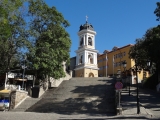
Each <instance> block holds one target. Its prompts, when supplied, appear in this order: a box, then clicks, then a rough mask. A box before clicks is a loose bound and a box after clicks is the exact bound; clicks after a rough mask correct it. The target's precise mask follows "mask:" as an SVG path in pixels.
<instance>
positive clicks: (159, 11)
mask: <svg viewBox="0 0 160 120" xmlns="http://www.w3.org/2000/svg"><path fill="white" fill-rule="evenodd" d="M154 14H155V15H156V16H157V19H156V20H157V21H159V20H160V2H157V8H156V9H155V11H154Z"/></svg>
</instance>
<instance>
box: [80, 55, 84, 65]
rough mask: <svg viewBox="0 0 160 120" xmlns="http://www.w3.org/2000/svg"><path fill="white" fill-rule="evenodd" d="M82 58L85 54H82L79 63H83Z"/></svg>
mask: <svg viewBox="0 0 160 120" xmlns="http://www.w3.org/2000/svg"><path fill="white" fill-rule="evenodd" d="M82 59H83V55H81V57H80V59H79V64H82Z"/></svg>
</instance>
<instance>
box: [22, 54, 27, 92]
mask: <svg viewBox="0 0 160 120" xmlns="http://www.w3.org/2000/svg"><path fill="white" fill-rule="evenodd" d="M26 59H27V56H24V65H22V69H23V84H22V89H23V90H24V74H25V69H26V68H27V66H26V65H25V61H26Z"/></svg>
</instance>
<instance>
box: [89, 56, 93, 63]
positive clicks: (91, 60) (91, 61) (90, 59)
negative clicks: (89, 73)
mask: <svg viewBox="0 0 160 120" xmlns="http://www.w3.org/2000/svg"><path fill="white" fill-rule="evenodd" d="M88 63H90V64H93V54H89V55H88Z"/></svg>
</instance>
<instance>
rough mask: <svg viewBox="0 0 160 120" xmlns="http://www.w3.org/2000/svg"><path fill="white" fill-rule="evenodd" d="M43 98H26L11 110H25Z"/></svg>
mask: <svg viewBox="0 0 160 120" xmlns="http://www.w3.org/2000/svg"><path fill="white" fill-rule="evenodd" d="M40 99H41V98H30V97H28V98H26V99H25V100H24V101H23V102H22V103H21V104H20V105H19V106H17V107H16V108H15V109H13V110H11V111H14V112H25V111H26V110H27V109H28V108H29V107H31V106H33V105H34V104H36V103H37V102H38V101H39V100H40Z"/></svg>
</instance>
